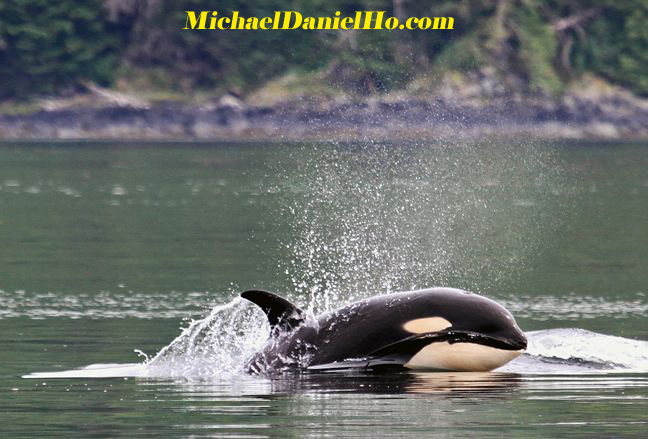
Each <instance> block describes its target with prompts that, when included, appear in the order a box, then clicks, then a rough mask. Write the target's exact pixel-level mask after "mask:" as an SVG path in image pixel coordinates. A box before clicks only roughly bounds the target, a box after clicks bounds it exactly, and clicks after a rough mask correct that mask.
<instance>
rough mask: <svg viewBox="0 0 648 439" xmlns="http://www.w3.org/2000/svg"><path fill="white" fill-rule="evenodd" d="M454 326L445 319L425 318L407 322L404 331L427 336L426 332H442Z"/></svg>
mask: <svg viewBox="0 0 648 439" xmlns="http://www.w3.org/2000/svg"><path fill="white" fill-rule="evenodd" d="M450 326H452V323H450V322H449V321H447V320H446V319H444V318H443V317H424V318H422V319H414V320H410V321H408V322H406V323H405V324H404V325H403V329H404V330H406V331H407V332H410V333H412V334H425V333H426V332H437V331H442V330H444V329H446V328H449V327H450Z"/></svg>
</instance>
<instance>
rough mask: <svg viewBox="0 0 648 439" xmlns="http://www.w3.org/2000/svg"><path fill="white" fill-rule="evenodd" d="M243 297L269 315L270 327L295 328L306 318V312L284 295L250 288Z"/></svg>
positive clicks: (242, 294)
mask: <svg viewBox="0 0 648 439" xmlns="http://www.w3.org/2000/svg"><path fill="white" fill-rule="evenodd" d="M241 297H242V298H244V299H246V300H249V301H250V302H252V303H254V304H255V305H257V306H258V307H259V308H261V310H262V311H263V312H264V313H265V314H266V316H268V321H269V322H270V329H271V330H274V329H275V328H276V327H279V328H281V329H283V330H288V329H293V328H296V327H297V326H299V325H300V324H302V323H303V322H304V321H305V320H306V313H305V312H304V311H302V310H301V309H299V308H298V307H297V306H295V305H293V304H292V303H290V302H289V301H287V300H286V299H284V298H283V297H279V296H277V295H276V294H273V293H270V292H268V291H263V290H248V291H244V292H243V293H241Z"/></svg>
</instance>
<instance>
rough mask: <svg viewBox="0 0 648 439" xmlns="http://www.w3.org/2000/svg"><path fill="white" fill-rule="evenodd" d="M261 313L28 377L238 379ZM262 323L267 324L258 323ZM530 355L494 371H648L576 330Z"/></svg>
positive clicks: (646, 354) (633, 357) (533, 347)
mask: <svg viewBox="0 0 648 439" xmlns="http://www.w3.org/2000/svg"><path fill="white" fill-rule="evenodd" d="M259 314H260V313H259V311H258V310H256V309H255V308H253V307H250V306H249V305H248V304H246V303H245V302H244V301H242V300H241V299H240V298H237V299H234V300H233V301H231V302H229V303H227V304H225V305H221V306H218V307H216V308H214V309H213V310H212V311H211V313H210V314H209V315H208V316H207V317H205V318H204V319H200V320H196V321H194V322H192V323H191V324H190V325H189V326H188V327H187V328H185V329H184V330H183V332H182V333H181V334H180V335H179V336H178V337H177V338H176V339H175V340H173V341H172V342H171V343H170V344H169V345H167V346H166V347H164V348H163V349H161V350H160V352H159V353H158V354H157V355H155V356H154V357H153V358H151V359H147V360H146V361H145V362H143V363H139V364H95V365H90V366H87V367H84V368H81V369H75V370H68V371H60V372H43V373H33V374H29V375H25V376H24V377H25V378H39V379H50V378H114V377H142V378H160V379H178V378H181V379H188V380H192V379H198V380H204V379H218V380H235V379H236V378H237V377H241V376H243V375H244V370H243V365H244V364H245V361H246V359H247V358H249V357H250V356H251V355H252V354H253V353H254V352H256V351H257V350H258V349H259V348H260V347H261V346H262V345H263V343H264V342H265V340H266V338H267V336H268V331H269V328H268V325H267V322H266V321H265V318H264V317H263V316H262V315H259ZM259 322H263V323H261V324H260V323H259ZM527 337H528V341H529V345H528V349H527V351H526V353H525V354H524V355H522V356H520V357H519V358H517V359H515V360H514V361H512V362H511V363H509V364H507V365H505V366H504V367H502V368H500V369H498V370H497V371H496V372H500V373H512V374H519V375H522V376H524V375H531V374H547V375H560V374H600V373H620V372H639V373H644V372H648V341H643V340H633V339H628V338H623V337H617V336H612V335H604V334H598V333H595V332H591V331H587V330H585V329H578V328H567V329H565V328H560V329H547V330H542V331H530V332H527Z"/></svg>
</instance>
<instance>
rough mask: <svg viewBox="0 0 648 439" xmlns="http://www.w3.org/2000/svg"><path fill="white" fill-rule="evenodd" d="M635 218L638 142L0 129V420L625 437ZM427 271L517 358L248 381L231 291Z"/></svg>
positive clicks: (430, 280) (338, 292)
mask: <svg viewBox="0 0 648 439" xmlns="http://www.w3.org/2000/svg"><path fill="white" fill-rule="evenodd" d="M646 218H648V145H646V144H555V143H554V144H543V143H529V142H498V141H490V142H488V141H483V142H479V143H476V142H471V141H466V140H462V141H459V140H456V141H452V142H449V141H439V142H437V143H426V144H394V143H392V144H384V143H373V142H357V143H353V144H328V143H319V144H281V143H273V144H125V145H120V144H113V143H101V144H92V143H80V144H68V143H49V144H5V145H3V146H2V147H0V244H1V245H0V334H2V335H1V336H0V352H1V354H0V358H2V360H1V361H0V392H2V395H3V397H2V398H1V399H0V401H1V402H0V435H1V436H2V437H38V436H46V437H52V436H67V437H133V436H160V435H165V436H170V435H171V436H192V437H291V436H295V437H308V436H317V437H326V436H337V437H347V436H361V435H362V436H366V435H369V434H371V435H375V434H379V435H383V436H403V435H407V436H417V437H420V436H427V437H465V436H467V435H471V436H475V435H478V436H480V437H490V436H497V437H520V436H524V437H547V436H573V437H602V436H603V437H640V436H642V435H643V434H644V433H645V432H646V431H647V424H648V420H647V419H646V416H645V412H646V409H647V408H648V402H647V398H648V329H646V328H647V326H646V318H647V317H648V296H647V294H648V289H647V288H648V287H647V286H648V270H647V268H648V222H647V221H646ZM429 286H452V287H457V288H464V289H468V290H471V291H474V292H477V293H480V294H484V295H486V296H488V297H491V298H493V299H495V300H497V301H498V302H500V303H502V304H503V305H504V306H506V307H507V308H508V309H509V310H511V312H512V313H513V314H514V316H515V317H516V319H517V321H518V323H519V324H520V326H521V327H522V328H523V329H524V330H525V331H526V332H527V335H528V337H529V341H530V343H529V349H528V351H527V353H526V354H525V355H523V356H521V357H519V358H518V359H516V360H514V361H513V362H511V363H509V364H508V365H506V366H504V367H503V368H501V369H500V370H497V371H495V372H493V373H438V372H437V373H434V372H397V373H395V372H390V373H367V372H363V371H337V372H326V373H325V372H318V373H287V374H285V375H280V376H273V377H260V376H249V375H246V374H245V373H243V372H242V364H243V363H244V362H245V359H246V358H248V357H249V356H250V355H251V354H253V353H254V352H255V351H256V349H258V348H259V347H260V346H261V345H262V344H263V343H264V341H265V339H266V337H267V334H268V327H267V323H266V322H265V317H264V316H263V314H262V313H261V312H260V311H258V310H257V309H256V308H255V307H254V306H253V305H250V304H248V303H246V302H245V301H243V300H240V299H238V294H239V293H240V291H242V290H245V289H249V288H263V289H267V290H271V291H276V292H277V293H279V294H281V295H283V296H285V297H287V298H289V299H290V300H292V301H294V302H296V303H298V304H299V305H300V306H302V307H303V308H305V309H307V310H308V311H309V312H312V313H315V314H317V313H320V312H324V311H327V310H330V309H334V308H336V307H338V306H341V305H343V304H346V303H348V302H350V301H353V300H357V299H361V298H365V297H370V296H372V295H376V294H382V293H387V292H392V291H401V290H408V289H414V288H422V287H429ZM23 376H28V377H29V378H23Z"/></svg>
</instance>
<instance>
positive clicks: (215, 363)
mask: <svg viewBox="0 0 648 439" xmlns="http://www.w3.org/2000/svg"><path fill="white" fill-rule="evenodd" d="M259 314H261V313H260V311H259V310H256V309H255V308H254V307H253V306H251V305H250V304H248V303H246V302H245V301H244V300H243V299H241V298H235V299H233V300H232V301H231V302H229V303H226V304H224V305H220V306H217V307H215V308H214V309H213V310H212V311H211V312H210V313H209V315H208V316H207V317H205V318H204V319H199V320H194V321H193V322H192V323H191V324H190V325H189V326H188V327H187V328H185V329H184V330H183V331H182V334H180V335H179V336H178V337H177V338H176V339H175V340H173V341H172V342H171V343H170V344H169V345H168V346H166V347H165V348H163V349H162V350H160V352H159V353H158V354H157V355H156V356H155V357H153V358H152V359H151V360H150V361H149V362H148V363H146V375H147V376H149V377H192V378H215V377H220V378H226V377H230V376H236V375H241V374H243V366H244V364H245V360H246V359H247V358H249V357H250V356H251V355H252V354H253V353H254V352H256V351H257V350H259V348H260V347H261V346H262V344H263V343H264V342H265V340H266V339H267V337H268V334H269V325H268V324H267V322H264V320H265V316H260V315H259ZM262 322H263V323H262Z"/></svg>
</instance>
